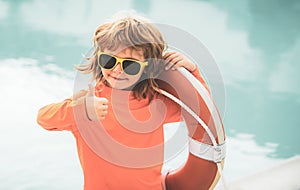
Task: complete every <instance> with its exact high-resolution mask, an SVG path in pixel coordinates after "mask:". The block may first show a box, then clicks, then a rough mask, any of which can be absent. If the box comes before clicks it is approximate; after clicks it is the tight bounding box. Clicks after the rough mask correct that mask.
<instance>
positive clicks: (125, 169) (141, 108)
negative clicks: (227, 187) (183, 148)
mask: <svg viewBox="0 0 300 190" xmlns="http://www.w3.org/2000/svg"><path fill="white" fill-rule="evenodd" d="M94 46H95V51H94V52H93V54H92V56H91V57H90V58H89V63H88V64H85V65H80V66H77V69H78V70H79V71H81V72H83V73H92V75H93V79H94V80H95V81H96V86H95V87H92V86H91V85H90V86H89V88H88V90H87V91H85V90H82V91H80V92H78V93H77V94H75V95H74V96H73V97H71V98H69V99H66V100H64V101H62V102H59V103H55V104H50V105H47V106H45V107H43V108H41V109H40V110H39V112H38V117H37V121H38V123H39V124H40V125H41V126H42V127H43V128H45V129H47V130H68V131H71V132H72V133H73V135H74V137H75V138H76V142H77V150H78V155H79V159H80V163H81V166H82V169H83V174H84V189H85V190H100V189H118V190H119V189H125V190H127V189H128V190H132V189H143V190H147V189H149V190H150V189H151V190H154V189H157V190H160V189H162V183H161V168H162V165H163V160H164V155H163V154H164V149H163V142H164V137H163V125H164V124H165V123H171V122H178V121H181V120H182V118H181V114H180V107H179V106H178V105H177V104H176V103H174V102H172V101H171V100H170V99H168V98H166V97H164V96H163V95H161V94H159V93H157V92H156V89H157V88H158V84H157V82H156V80H155V77H156V76H158V75H159V72H161V70H163V69H166V70H170V69H171V70H172V69H176V68H178V67H184V68H186V69H187V70H188V71H190V72H191V73H192V74H193V75H194V76H195V77H196V78H198V79H199V80H200V81H201V82H203V79H202V78H201V76H200V73H199V71H198V69H197V66H196V65H195V64H194V63H192V62H191V61H190V60H189V59H188V58H186V57H185V56H184V55H182V54H181V53H178V52H165V50H166V42H165V41H164V39H163V36H162V34H161V33H160V31H159V30H158V29H157V28H156V27H155V26H154V25H153V24H151V23H150V22H148V21H147V20H146V19H144V18H141V17H139V16H134V15H129V16H128V15H127V16H124V17H119V18H117V19H114V20H112V21H110V22H107V23H104V24H102V25H100V26H99V27H98V28H97V29H96V31H95V34H94ZM165 63H167V64H165ZM164 64H165V65H164ZM147 150H150V151H148V152H147Z"/></svg>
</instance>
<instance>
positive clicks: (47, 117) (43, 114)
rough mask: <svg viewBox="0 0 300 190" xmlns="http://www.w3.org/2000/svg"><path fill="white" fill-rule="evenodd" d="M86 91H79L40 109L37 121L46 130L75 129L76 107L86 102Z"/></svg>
mask: <svg viewBox="0 0 300 190" xmlns="http://www.w3.org/2000/svg"><path fill="white" fill-rule="evenodd" d="M84 95H85V92H79V93H77V94H76V95H74V96H73V97H71V98H69V99H66V100H64V101H62V102H59V103H53V104H49V105H47V106H44V107H42V108H41V109H40V110H39V111H38V115H37V123H38V124H39V125H40V126H42V127H43V128H44V129H46V130H56V131H62V130H68V131H73V130H74V129H75V118H74V107H75V106H77V105H80V104H84Z"/></svg>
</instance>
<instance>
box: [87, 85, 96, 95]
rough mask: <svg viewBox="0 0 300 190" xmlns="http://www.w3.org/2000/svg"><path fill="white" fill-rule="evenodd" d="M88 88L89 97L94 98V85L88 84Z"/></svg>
mask: <svg viewBox="0 0 300 190" xmlns="http://www.w3.org/2000/svg"><path fill="white" fill-rule="evenodd" d="M88 87H89V89H88V93H87V96H94V87H93V85H92V84H91V83H90V84H88Z"/></svg>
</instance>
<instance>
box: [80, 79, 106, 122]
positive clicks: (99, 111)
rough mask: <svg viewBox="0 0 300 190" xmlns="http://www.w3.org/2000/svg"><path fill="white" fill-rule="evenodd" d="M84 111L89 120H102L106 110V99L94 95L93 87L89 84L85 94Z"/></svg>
mask: <svg viewBox="0 0 300 190" xmlns="http://www.w3.org/2000/svg"><path fill="white" fill-rule="evenodd" d="M85 105H86V113H87V116H88V118H89V119H90V120H92V121H96V120H98V119H99V120H103V119H105V116H106V114H107V110H108V100H107V99H106V98H103V97H101V98H99V97H96V96H95V95H94V87H93V86H92V85H91V84H89V89H88V92H87V94H86V96H85Z"/></svg>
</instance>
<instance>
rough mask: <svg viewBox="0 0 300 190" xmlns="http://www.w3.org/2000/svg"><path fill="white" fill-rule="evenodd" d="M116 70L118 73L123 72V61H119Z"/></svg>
mask: <svg viewBox="0 0 300 190" xmlns="http://www.w3.org/2000/svg"><path fill="white" fill-rule="evenodd" d="M113 71H114V72H116V73H121V72H122V67H121V63H120V62H118V63H117V65H116V66H115V68H114V69H113Z"/></svg>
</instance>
